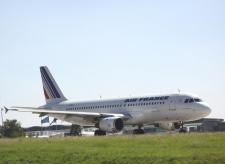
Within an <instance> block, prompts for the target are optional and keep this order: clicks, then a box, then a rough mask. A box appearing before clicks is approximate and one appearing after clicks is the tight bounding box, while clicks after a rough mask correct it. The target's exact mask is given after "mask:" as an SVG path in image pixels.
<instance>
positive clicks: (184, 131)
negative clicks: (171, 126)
mask: <svg viewBox="0 0 225 164" xmlns="http://www.w3.org/2000/svg"><path fill="white" fill-rule="evenodd" d="M186 132H187V130H186V129H184V128H181V129H180V130H179V133H186Z"/></svg>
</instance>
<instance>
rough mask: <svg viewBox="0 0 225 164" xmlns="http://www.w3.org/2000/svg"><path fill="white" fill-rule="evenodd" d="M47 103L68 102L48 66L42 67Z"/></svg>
mask: <svg viewBox="0 0 225 164" xmlns="http://www.w3.org/2000/svg"><path fill="white" fill-rule="evenodd" d="M40 72H41V78H42V83H43V90H44V95H45V100H46V103H58V102H61V101H65V100H67V99H66V98H65V96H64V95H63V93H62V91H61V90H60V88H59V86H58V84H57V83H56V81H55V79H54V78H53V76H52V74H51V73H50V71H49V69H48V67H47V66H41V67H40Z"/></svg>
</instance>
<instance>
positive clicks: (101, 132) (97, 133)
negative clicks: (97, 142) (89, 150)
mask: <svg viewBox="0 0 225 164" xmlns="http://www.w3.org/2000/svg"><path fill="white" fill-rule="evenodd" d="M105 135H106V132H105V131H102V130H96V131H95V136H105Z"/></svg>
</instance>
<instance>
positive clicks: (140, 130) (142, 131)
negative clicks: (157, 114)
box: [133, 129, 145, 134]
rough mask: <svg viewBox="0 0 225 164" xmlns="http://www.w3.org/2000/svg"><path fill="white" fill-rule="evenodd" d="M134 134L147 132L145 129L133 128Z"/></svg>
mask: <svg viewBox="0 0 225 164" xmlns="http://www.w3.org/2000/svg"><path fill="white" fill-rule="evenodd" d="M133 134H145V132H144V130H143V129H135V130H133Z"/></svg>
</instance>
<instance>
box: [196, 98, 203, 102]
mask: <svg viewBox="0 0 225 164" xmlns="http://www.w3.org/2000/svg"><path fill="white" fill-rule="evenodd" d="M194 100H195V102H202V100H201V99H199V98H195V99H194Z"/></svg>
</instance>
